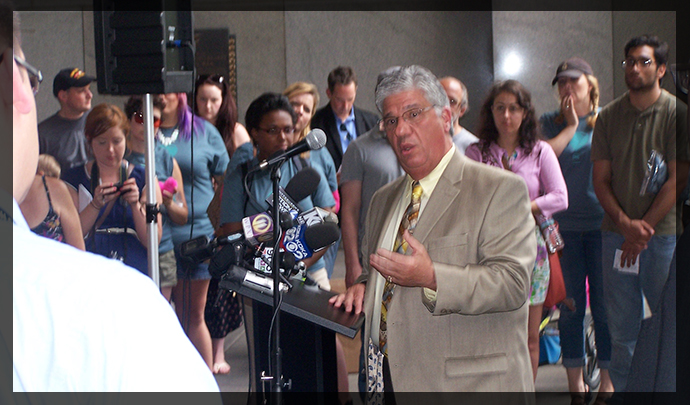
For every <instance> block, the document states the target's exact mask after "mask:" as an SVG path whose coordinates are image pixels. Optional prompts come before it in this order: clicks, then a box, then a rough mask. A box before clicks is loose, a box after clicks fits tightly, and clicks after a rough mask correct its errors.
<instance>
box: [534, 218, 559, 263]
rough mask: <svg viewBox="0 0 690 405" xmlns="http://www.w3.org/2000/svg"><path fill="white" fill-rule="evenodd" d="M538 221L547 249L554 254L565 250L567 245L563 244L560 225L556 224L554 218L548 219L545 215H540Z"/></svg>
mask: <svg viewBox="0 0 690 405" xmlns="http://www.w3.org/2000/svg"><path fill="white" fill-rule="evenodd" d="M538 219H539V229H541V233H542V236H543V237H544V241H545V242H546V248H547V249H548V250H549V253H550V254H553V253H556V252H557V251H559V250H561V249H563V246H565V243H564V242H563V237H562V236H561V232H560V231H559V230H558V223H556V221H554V220H553V218H546V217H545V216H543V215H539V218H538Z"/></svg>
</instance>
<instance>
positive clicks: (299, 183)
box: [285, 167, 321, 202]
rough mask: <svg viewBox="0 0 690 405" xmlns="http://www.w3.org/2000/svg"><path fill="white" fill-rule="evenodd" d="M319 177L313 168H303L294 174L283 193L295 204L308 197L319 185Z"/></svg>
mask: <svg viewBox="0 0 690 405" xmlns="http://www.w3.org/2000/svg"><path fill="white" fill-rule="evenodd" d="M320 181H321V176H320V175H319V172H317V171H316V169H314V168H313V167H305V168H304V169H302V170H300V171H298V172H297V173H295V175H294V176H292V178H291V179H290V182H289V183H288V184H287V186H285V192H286V193H287V195H289V196H290V198H292V199H293V200H294V201H295V202H300V201H302V200H304V199H305V198H307V197H308V196H310V195H311V194H312V193H313V192H314V191H316V188H317V187H318V185H319V182H320Z"/></svg>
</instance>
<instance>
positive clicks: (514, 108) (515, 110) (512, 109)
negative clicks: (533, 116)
mask: <svg viewBox="0 0 690 405" xmlns="http://www.w3.org/2000/svg"><path fill="white" fill-rule="evenodd" d="M491 110H492V111H493V112H494V113H495V114H505V113H506V110H508V112H509V113H510V114H511V115H515V114H520V113H522V112H523V111H524V110H525V109H524V108H522V107H521V106H520V105H518V104H510V105H505V104H494V105H492V106H491Z"/></svg>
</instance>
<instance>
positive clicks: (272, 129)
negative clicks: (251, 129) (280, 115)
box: [259, 127, 295, 136]
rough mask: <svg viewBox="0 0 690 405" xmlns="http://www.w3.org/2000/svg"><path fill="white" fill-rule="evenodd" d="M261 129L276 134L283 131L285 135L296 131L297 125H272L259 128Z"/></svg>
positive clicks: (272, 134)
mask: <svg viewBox="0 0 690 405" xmlns="http://www.w3.org/2000/svg"><path fill="white" fill-rule="evenodd" d="M259 130H261V131H264V132H265V133H267V134H269V135H271V136H275V135H278V134H280V133H281V132H282V133H284V134H285V135H292V134H293V133H294V132H295V127H283V128H279V127H270V128H259Z"/></svg>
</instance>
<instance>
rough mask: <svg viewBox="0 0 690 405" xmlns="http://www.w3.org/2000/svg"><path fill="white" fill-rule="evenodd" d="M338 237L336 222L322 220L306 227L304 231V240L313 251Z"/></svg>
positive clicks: (338, 230)
mask: <svg viewBox="0 0 690 405" xmlns="http://www.w3.org/2000/svg"><path fill="white" fill-rule="evenodd" d="M338 238H340V229H339V228H338V224H334V223H333V222H322V223H320V224H315V225H312V226H310V227H308V228H307V229H306V230H305V231H304V242H305V243H306V244H307V246H309V248H310V249H311V250H313V251H317V250H319V249H322V248H324V247H326V246H328V245H330V244H331V243H333V242H335V241H337V240H338Z"/></svg>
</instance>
